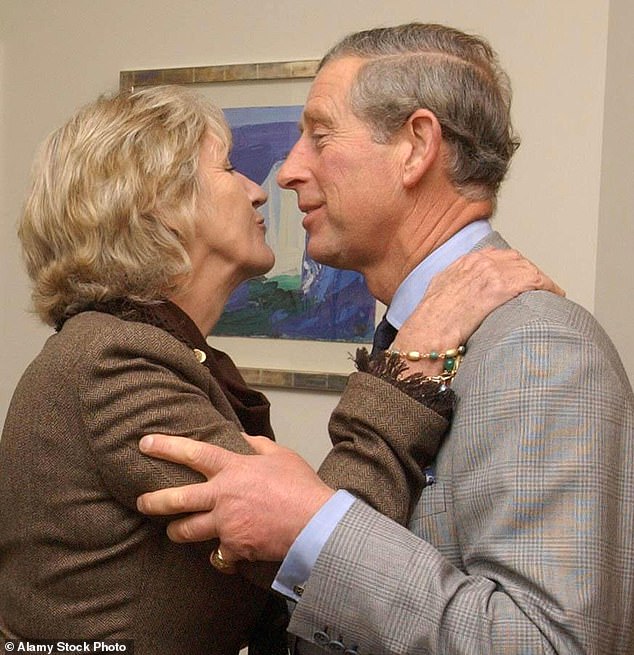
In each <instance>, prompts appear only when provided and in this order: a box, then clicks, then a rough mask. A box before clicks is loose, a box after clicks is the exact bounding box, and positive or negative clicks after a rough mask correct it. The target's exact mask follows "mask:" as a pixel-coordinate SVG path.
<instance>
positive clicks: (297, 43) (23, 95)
mask: <svg viewBox="0 0 634 655" xmlns="http://www.w3.org/2000/svg"><path fill="white" fill-rule="evenodd" d="M426 5H427V6H426ZM610 11H611V12H612V17H611V18H612V20H611V22H609V19H610ZM631 14H632V9H631V0H612V3H611V4H610V2H609V1H608V0H576V1H575V0H557V2H541V1H527V0H507V2H504V3H501V2H499V1H498V0H479V1H478V2H473V1H472V0H445V1H444V2H436V3H433V4H432V3H421V2H420V0H393V1H392V2H390V3H386V2H384V0H348V1H347V2H341V0H321V1H320V2H319V3H317V2H314V1H313V0H310V1H309V0H276V1H275V2H271V1H269V2H257V3H256V2H254V1H252V0H251V1H249V2H247V1H245V0H180V1H179V2H174V0H108V1H105V0H2V3H1V5H0V37H1V40H0V90H1V102H2V105H1V111H2V114H1V123H0V125H1V128H2V132H0V147H1V149H2V150H1V152H2V158H1V161H0V175H1V176H2V177H1V181H0V191H1V197H0V218H1V221H0V229H1V230H2V232H1V239H0V248H1V249H2V256H1V258H0V259H1V260H2V288H3V294H2V303H3V305H2V309H3V311H2V335H1V336H2V341H1V343H2V345H1V352H2V372H3V375H2V379H1V380H0V420H2V419H3V417H4V415H5V412H6V408H7V405H8V401H9V398H10V395H11V391H12V389H13V387H14V386H15V383H16V381H17V379H18V377H19V375H20V373H21V371H22V370H23V369H24V367H25V366H26V364H27V363H28V361H29V360H30V359H31V358H32V357H33V356H34V355H35V353H36V352H37V351H38V350H39V348H40V347H41V344H42V342H43V340H44V339H45V337H46V335H47V334H48V330H47V329H45V328H43V327H40V326H39V325H38V324H37V322H36V321H35V319H34V318H32V317H31V316H29V314H28V313H27V308H28V290H27V283H26V278H25V275H24V273H23V271H22V268H21V265H20V263H19V254H18V245H17V240H16V237H15V220H16V217H17V215H18V213H19V210H20V205H21V202H22V198H23V196H24V192H25V188H26V184H27V178H28V170H29V165H30V161H31V159H32V156H33V153H34V150H35V147H36V145H37V143H38V142H39V141H40V140H41V139H42V138H43V137H44V136H45V135H46V134H47V133H48V132H49V131H50V130H51V129H53V128H54V127H56V126H57V125H58V124H60V123H61V122H62V121H63V120H65V119H66V118H67V117H68V116H69V114H70V113H71V112H72V111H73V110H74V109H75V108H76V107H77V106H78V105H80V104H82V103H84V102H87V101H90V100H92V99H93V98H94V97H95V96H96V95H97V94H98V93H99V92H102V91H105V90H111V89H114V88H116V86H117V84H118V73H119V71H120V70H123V69H137V68H160V67H171V66H195V65H209V64H220V63H238V62H256V61H275V60H279V61H283V60H288V59H312V58H318V57H319V56H320V55H321V54H323V53H324V51H325V50H326V49H327V48H328V47H329V46H330V45H331V44H332V43H333V42H334V41H335V40H337V39H338V38H339V37H341V36H342V35H343V34H345V33H347V32H349V31H353V30H357V29H362V28H365V27H371V26H375V25H380V24H384V25H388V24H395V23H397V22H405V21H409V20H422V21H438V22H444V23H448V24H453V25H455V26H457V27H460V28H462V29H466V30H469V31H475V32H478V33H481V34H484V35H486V36H488V37H489V38H490V40H491V41H492V43H493V45H494V46H495V48H496V49H497V50H498V52H499V53H500V57H501V59H502V62H503V64H504V65H505V67H506V68H507V70H508V71H509V73H510V75H511V78H512V80H513V84H514V90H515V103H514V117H515V122H516V127H517V129H518V130H519V132H520V134H521V136H522V138H523V145H522V147H521V148H520V151H519V152H518V154H517V158H516V160H515V161H514V164H513V166H512V170H511V175H510V179H509V180H508V182H507V183H506V185H505V187H504V190H503V194H502V197H501V199H500V205H499V212H498V219H496V222H497V225H498V227H499V228H500V229H501V230H502V231H503V232H504V234H505V236H507V238H509V240H511V241H512V243H513V244H514V245H515V246H516V247H518V248H519V249H521V250H523V251H524V252H525V253H526V254H528V255H529V256H530V257H531V258H532V259H534V260H535V261H536V262H538V263H539V264H540V265H541V266H542V267H544V268H545V269H546V270H547V271H549V272H550V273H551V274H552V275H553V276H554V277H555V278H556V279H557V281H558V282H559V283H560V284H561V285H562V286H563V287H565V288H566V289H567V291H568V295H569V296H570V297H571V298H573V299H574V300H577V301H578V302H580V303H581V304H583V305H584V306H586V307H587V308H588V309H590V310H591V311H593V310H595V308H596V309H597V310H600V318H601V320H602V321H603V323H604V325H606V327H607V328H608V330H609V332H610V334H611V335H612V336H613V338H614V339H615V340H616V341H617V345H618V346H619V347H620V350H621V352H622V353H623V355H624V356H625V357H627V361H628V366H629V374H630V377H634V360H633V359H632V355H631V354H630V352H629V351H627V348H628V347H629V345H630V343H629V342H630V341H631V332H632V330H631V328H630V327H629V326H630V325H632V323H633V321H634V308H633V300H632V298H634V275H633V274H632V270H633V267H632V264H631V261H630V260H629V259H628V258H627V257H626V256H625V253H626V251H627V250H628V246H629V252H632V251H633V250H634V237H633V236H632V227H631V226H632V214H633V209H634V200H633V199H632V186H631V183H628V182H627V181H626V180H630V179H631V175H629V177H627V178H626V177H625V173H624V171H628V170H631V161H630V160H631V154H632V147H631V146H632V140H631V139H632V135H631V127H630V124H629V123H630V122H631V118H630V117H631V115H632V112H631V107H632V104H631V103H632V93H634V91H633V90H632V87H633V85H632V82H631V67H630V64H631V62H632V57H631V46H629V47H630V50H629V58H628V59H625V58H624V57H621V54H623V53H624V52H625V48H626V47H627V44H629V43H631V37H630V36H629V33H628V29H629V28H631V26H632V16H631ZM625 19H629V22H628V23H627V25H626V24H625V23H624V21H625ZM608 28H609V29H608ZM629 31H631V29H629ZM612 33H615V34H616V37H615V40H614V43H613V40H612ZM619 44H620V45H619ZM606 76H607V80H608V91H607V94H606ZM624 86H625V87H626V88H627V89H628V91H627V92H626V93H627V94H629V96H628V97H629V103H630V104H629V105H628V106H629V108H630V111H629V112H622V113H620V114H619V112H618V108H619V101H618V99H619V98H620V94H621V93H623V87H624ZM604 112H605V114H604ZM612 116H614V120H615V121H616V120H619V121H620V122H621V123H620V124H621V125H622V127H620V128H619V129H618V130H617V129H616V128H615V127H614V128H611V125H612V123H611V118H610V117H612ZM604 123H605V129H606V138H605V140H604ZM625 133H627V136H626V135H625ZM623 139H625V141H623ZM628 139H629V140H628ZM622 142H623V143H626V144H628V145H629V146H630V147H629V149H627V150H625V149H624V148H622V147H620V143H622ZM602 158H603V159H602ZM602 162H603V163H604V164H605V167H604V169H603V175H602ZM615 172H616V174H618V175H620V177H619V178H618V179H619V180H620V182H618V183H617V180H616V178H615V177H613V175H612V174H613V173H615ZM615 244H616V246H615ZM615 247H616V251H615V250H614V248H615ZM613 252H618V253H619V256H620V262H618V263H617V262H615V261H614V258H613V256H612V253H613ZM626 351H627V352H626ZM238 363H240V362H239V353H238ZM285 364H288V363H285ZM270 396H271V399H272V402H273V404H274V407H275V413H274V421H275V423H276V427H277V429H278V434H279V435H280V437H281V439H282V441H284V442H288V443H292V444H296V445H297V446H298V447H299V448H300V450H302V451H303V452H306V451H307V449H308V450H309V451H310V456H311V458H312V459H314V461H317V460H318V459H319V457H321V454H322V453H323V452H324V449H325V447H326V446H325V434H326V432H325V423H326V418H327V415H328V413H329V412H330V410H331V408H332V407H333V405H334V403H335V402H336V398H335V397H334V396H332V395H328V394H313V393H300V392H284V391H278V392H273V393H271V394H270Z"/></svg>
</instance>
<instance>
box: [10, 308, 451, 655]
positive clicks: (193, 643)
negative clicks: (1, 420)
mask: <svg viewBox="0 0 634 655" xmlns="http://www.w3.org/2000/svg"><path fill="white" fill-rule="evenodd" d="M378 407H380V408H382V411H381V412H380V414H378V415H377V413H376V409H377V408H378ZM335 417H336V420H335V421H334V422H333V430H334V432H335V433H336V434H335V435H334V436H335V440H336V441H337V442H338V443H339V447H338V449H337V451H335V452H333V454H331V455H330V456H329V458H328V460H327V463H326V465H325V471H324V477H325V478H326V479H327V480H328V482H329V483H330V484H331V485H333V486H335V487H348V486H349V487H350V488H352V489H353V490H355V489H357V493H359V494H360V495H362V496H364V497H365V498H366V500H368V501H369V502H370V503H371V504H374V505H375V506H376V507H378V508H379V509H381V510H382V511H385V512H388V513H389V514H390V516H392V517H395V518H398V519H400V520H402V521H404V520H406V518H407V514H408V508H409V506H410V504H411V498H410V493H411V489H414V496H415V495H416V490H417V489H420V485H421V473H420V467H421V465H422V466H424V465H425V463H426V461H428V460H429V458H430V457H432V456H433V454H434V453H435V451H436V449H437V447H438V445H439V442H440V437H441V435H442V433H443V432H444V429H445V427H446V422H445V421H444V420H443V419H440V417H438V416H437V415H435V414H434V413H433V412H431V411H430V410H427V409H426V408H425V407H423V406H422V405H420V404H419V403H417V402H416V401H414V400H412V399H411V398H409V397H408V396H406V395H405V394H403V393H402V392H401V391H399V390H397V389H396V388H395V387H393V386H392V385H390V384H388V383H387V382H383V381H381V380H378V379H376V378H374V377H372V376H369V375H367V374H355V375H354V376H353V379H352V381H351V383H350V385H349V389H348V390H347V391H346V392H345V393H344V397H343V399H342V404H341V405H340V407H339V408H338V410H337V411H336V413H335ZM406 424H407V429H403V428H402V426H403V425H406ZM412 426H415V427H412ZM240 431H241V425H240V423H239V421H238V419H237V417H236V415H235V413H234V411H233V409H232V407H231V406H230V404H229V402H228V401H227V399H226V397H225V396H224V394H223V392H222V390H221V389H220V387H219V386H218V384H217V382H216V381H215V380H214V378H213V376H212V375H211V374H210V372H209V370H208V369H207V368H206V367H204V366H201V365H200V363H199V362H198V361H197V359H196V357H195V356H194V353H193V352H192V350H191V349H190V348H188V347H187V346H186V345H184V344H183V343H181V342H180V341H178V340H177V339H176V338H174V337H173V336H171V335H169V334H168V333H167V332H165V331H163V330H161V329H159V328H157V327H154V326H152V325H146V324H142V323H136V322H130V321H124V320H121V319H119V318H116V317H114V316H110V315H107V314H102V313H97V312H86V313H83V314H80V315H78V316H76V317H74V318H72V319H70V320H69V321H67V322H66V324H65V325H64V327H63V329H62V330H61V332H60V333H58V334H56V335H54V336H52V337H51V338H50V339H49V340H48V341H47V343H46V345H45V347H44V349H43V350H42V352H41V353H40V355H39V356H38V357H37V358H36V359H35V360H34V362H33V363H32V364H31V365H30V366H29V368H28V369H27V371H26V372H25V374H24V376H23V378H22V379H21V381H20V383H19V385H18V387H17V390H16V392H15V395H14V398H13V400H12V403H11V407H10V409H9V413H8V416H7V420H6V423H5V427H4V432H3V438H2V441H0V589H1V590H2V592H1V594H0V616H2V618H3V620H4V622H5V624H6V628H7V629H8V631H9V632H10V633H14V634H16V635H19V636H20V637H22V638H40V639H44V638H49V639H108V638H110V639H114V638H120V639H124V638H125V639H134V641H135V652H136V653H137V655H143V654H158V653H169V654H171V655H180V654H182V655H196V654H201V655H202V654H203V653H204V654H205V655H210V654H214V653H215V654H222V655H230V654H232V653H237V652H238V650H239V649H240V648H241V647H243V646H244V645H245V643H246V642H247V641H248V639H249V636H250V634H251V632H252V630H253V628H254V626H255V624H256V622H257V620H258V618H259V617H260V615H261V614H262V612H263V611H264V607H265V602H266V600H267V596H268V592H267V591H265V590H264V589H261V588H259V587H257V586H256V585H254V584H252V583H251V582H249V581H247V580H245V579H244V578H242V577H240V576H224V575H222V574H220V573H218V572H217V571H216V570H215V569H213V568H212V567H211V566H210V565H209V559H208V558H209V553H210V551H211V549H212V547H213V545H214V544H213V543H204V544H197V545H179V544H174V543H172V542H170V541H169V539H168V538H167V536H166V534H165V524H166V521H165V520H162V519H158V520H157V519H151V518H148V517H145V516H142V515H140V514H139V513H138V512H137V511H136V506H135V501H136V498H137V496H138V495H139V494H141V493H143V492H145V491H148V490H153V489H157V488H162V487H167V486H174V485H180V484H186V483H192V482H197V481H199V480H200V477H199V476H198V474H196V473H194V472H192V471H189V470H187V469H185V468H183V467H180V466H177V465H174V464H170V463H167V462H163V461H159V460H153V459H150V458H147V457H145V456H143V455H142V454H141V453H140V452H139V450H138V446H137V444H138V440H139V438H140V437H141V436H142V435H143V434H147V433H150V432H163V433H171V434H181V435H187V436H189V437H191V438H193V439H201V440H205V441H209V442H213V443H216V444H219V445H221V446H224V447H227V448H229V449H231V450H233V451H237V452H243V453H246V452H248V448H247V446H246V443H245V442H244V440H243V439H242V437H241V434H240ZM421 433H425V434H428V441H426V442H425V445H423V446H420V445H417V444H413V443H412V444H410V443H408V441H407V440H406V439H405V436H406V435H417V439H416V441H417V442H419V444H420V436H419V435H420V434H421ZM381 437H383V438H385V439H387V440H388V441H391V442H392V445H391V446H390V447H388V446H386V445H385V444H384V442H383V440H382V438H381ZM359 449H360V450H361V451H362V452H363V453H366V454H367V453H369V454H370V455H371V457H372V458H373V459H372V461H367V460H366V458H365V457H364V456H362V457H361V459H362V461H364V462H366V464H363V465H362V466H361V468H363V466H366V469H365V472H364V473H363V472H362V473H361V474H360V475H359V476H357V474H356V473H357V471H358V470H359V466H357V468H356V470H355V475H354V477H351V474H350V470H349V466H348V462H349V459H350V458H351V457H354V453H355V451H357V450H359ZM421 459H422V461H421ZM376 462H378V463H376ZM289 493H292V490H290V491H289ZM373 496H376V497H377V498H376V499H375V498H374V497H373ZM386 499H390V502H389V503H386V502H385V501H386ZM0 632H1V630H0ZM9 632H8V633H7V635H6V636H8V634H9ZM0 641H2V639H0Z"/></svg>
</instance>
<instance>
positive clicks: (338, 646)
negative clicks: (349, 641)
mask: <svg viewBox="0 0 634 655" xmlns="http://www.w3.org/2000/svg"><path fill="white" fill-rule="evenodd" d="M328 648H330V650H332V651H334V652H335V653H343V651H344V650H346V646H345V644H342V643H341V642H340V641H336V640H334V639H333V640H332V641H331V642H330V643H329V644H328Z"/></svg>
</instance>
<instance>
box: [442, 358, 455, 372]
mask: <svg viewBox="0 0 634 655" xmlns="http://www.w3.org/2000/svg"><path fill="white" fill-rule="evenodd" d="M455 363H456V360H455V359H454V358H453V357H447V359H445V363H444V365H443V368H444V369H445V371H448V372H450V371H453V367H454V364H455Z"/></svg>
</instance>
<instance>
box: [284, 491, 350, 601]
mask: <svg viewBox="0 0 634 655" xmlns="http://www.w3.org/2000/svg"><path fill="white" fill-rule="evenodd" d="M355 500H356V498H355V497H354V496H353V495H352V494H350V493H348V492H347V491H344V490H340V491H337V492H336V493H333V494H332V495H331V496H330V497H329V498H328V500H327V501H326V503H325V504H323V505H322V506H321V507H320V509H319V510H318V511H317V512H316V513H315V514H314V516H313V517H312V518H311V520H310V521H309V522H308V523H307V524H306V526H305V527H304V529H303V530H301V532H300V533H299V534H298V536H297V538H296V539H295V541H294V542H293V544H292V545H291V547H290V548H289V550H288V554H287V556H286V557H285V559H284V561H283V562H282V565H281V566H280V569H279V571H278V574H277V576H276V578H275V580H274V582H273V585H272V587H273V589H275V590H276V591H279V592H280V593H281V594H284V595H285V596H287V597H288V598H290V599H291V600H295V601H299V599H300V598H301V595H302V593H303V590H304V584H305V583H306V580H308V577H309V576H310V573H311V572H312V570H313V567H314V565H315V562H316V561H317V558H318V557H319V553H320V552H321V550H322V549H323V547H324V545H325V544H326V542H327V541H328V538H329V537H330V535H331V534H332V532H333V530H334V529H335V528H336V527H337V524H338V523H339V521H340V520H341V518H342V517H343V516H344V514H346V512H347V511H348V510H349V509H350V506H351V505H352V503H354V501H355Z"/></svg>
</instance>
